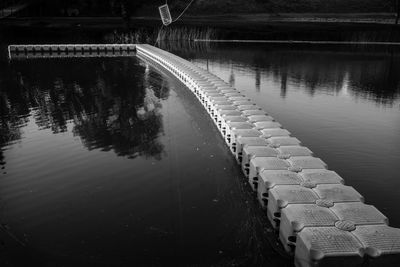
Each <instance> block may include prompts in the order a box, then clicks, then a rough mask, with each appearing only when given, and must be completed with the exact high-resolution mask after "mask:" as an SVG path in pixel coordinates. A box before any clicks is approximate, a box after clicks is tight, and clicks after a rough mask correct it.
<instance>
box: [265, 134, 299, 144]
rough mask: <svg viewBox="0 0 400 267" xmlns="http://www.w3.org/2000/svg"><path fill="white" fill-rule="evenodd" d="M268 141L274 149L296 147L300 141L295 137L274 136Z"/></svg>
mask: <svg viewBox="0 0 400 267" xmlns="http://www.w3.org/2000/svg"><path fill="white" fill-rule="evenodd" d="M268 140H269V141H270V142H271V144H272V145H274V146H276V147H280V146H298V145H300V144H301V142H300V140H299V139H297V138H296V137H287V136H275V137H270V138H268Z"/></svg>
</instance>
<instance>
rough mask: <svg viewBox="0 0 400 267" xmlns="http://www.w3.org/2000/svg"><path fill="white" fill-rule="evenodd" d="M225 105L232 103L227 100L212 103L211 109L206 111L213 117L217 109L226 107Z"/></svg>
mask: <svg viewBox="0 0 400 267" xmlns="http://www.w3.org/2000/svg"><path fill="white" fill-rule="evenodd" d="M224 105H232V103H231V102H230V101H227V100H219V101H214V102H213V103H211V105H210V107H209V108H206V110H207V112H208V114H210V115H211V116H212V114H214V109H215V107H218V106H224Z"/></svg>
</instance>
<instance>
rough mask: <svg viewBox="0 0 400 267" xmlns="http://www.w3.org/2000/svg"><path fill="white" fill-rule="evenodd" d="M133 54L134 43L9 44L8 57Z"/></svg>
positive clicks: (113, 55)
mask: <svg viewBox="0 0 400 267" xmlns="http://www.w3.org/2000/svg"><path fill="white" fill-rule="evenodd" d="M134 54H135V45H134V44H54V45H50V44H48V45H46V44H44V45H10V46H8V57H9V58H10V59H25V58H59V57H117V56H132V55H134Z"/></svg>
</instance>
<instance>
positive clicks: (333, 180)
mask: <svg viewBox="0 0 400 267" xmlns="http://www.w3.org/2000/svg"><path fill="white" fill-rule="evenodd" d="M281 148H285V147H284V146H283V147H280V148H278V150H280V149H281ZM299 174H300V175H301V177H302V178H303V179H304V181H310V182H312V183H314V184H344V180H343V178H342V177H340V176H339V175H338V174H337V173H336V172H334V171H329V170H323V169H321V170H313V169H308V170H302V171H301V173H299Z"/></svg>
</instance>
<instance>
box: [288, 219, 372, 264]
mask: <svg viewBox="0 0 400 267" xmlns="http://www.w3.org/2000/svg"><path fill="white" fill-rule="evenodd" d="M339 222H341V221H339ZM338 224H339V223H338ZM344 224H345V223H344ZM338 226H339V227H340V229H339V228H337V227H335V226H334V227H307V228H304V229H303V230H302V231H301V232H299V233H298V235H297V242H296V250H295V266H296V267H311V266H321V267H337V266H346V267H353V266H354V267H355V266H362V263H363V256H364V248H363V244H361V242H360V241H359V240H358V239H357V238H356V237H355V236H354V235H353V234H352V233H351V232H350V231H347V230H346V229H352V228H351V225H350V224H349V226H350V227H346V226H344V227H341V226H340V225H338ZM343 229H344V230H343Z"/></svg>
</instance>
